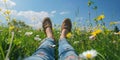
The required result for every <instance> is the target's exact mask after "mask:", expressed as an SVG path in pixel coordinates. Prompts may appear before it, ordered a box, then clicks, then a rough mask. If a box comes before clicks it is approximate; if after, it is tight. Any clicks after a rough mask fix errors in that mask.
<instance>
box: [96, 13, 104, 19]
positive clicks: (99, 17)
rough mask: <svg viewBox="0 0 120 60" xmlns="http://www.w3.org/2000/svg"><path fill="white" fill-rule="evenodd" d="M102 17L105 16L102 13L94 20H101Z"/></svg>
mask: <svg viewBox="0 0 120 60" xmlns="http://www.w3.org/2000/svg"><path fill="white" fill-rule="evenodd" d="M104 18H105V15H103V14H102V15H100V16H98V17H97V19H96V20H103V19H104Z"/></svg>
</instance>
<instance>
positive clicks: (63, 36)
mask: <svg viewBox="0 0 120 60" xmlns="http://www.w3.org/2000/svg"><path fill="white" fill-rule="evenodd" d="M67 33H68V31H67V29H63V30H62V33H61V36H60V38H66V35H67Z"/></svg>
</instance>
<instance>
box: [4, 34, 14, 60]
mask: <svg viewBox="0 0 120 60" xmlns="http://www.w3.org/2000/svg"><path fill="white" fill-rule="evenodd" d="M13 38H14V32H12V37H11V41H10V45H9V48H8V53H7V55H6V57H5V60H8V57H9V54H10V50H11V47H12V42H13Z"/></svg>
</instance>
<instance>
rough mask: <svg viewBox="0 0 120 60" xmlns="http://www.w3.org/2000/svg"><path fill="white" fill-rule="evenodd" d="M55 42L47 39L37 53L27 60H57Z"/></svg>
mask: <svg viewBox="0 0 120 60" xmlns="http://www.w3.org/2000/svg"><path fill="white" fill-rule="evenodd" d="M53 45H55V42H54V40H53V39H52V38H46V39H45V41H44V42H43V43H42V44H41V45H40V47H39V48H38V49H37V50H36V52H35V53H34V54H33V55H32V56H30V57H28V58H26V59H25V60H55V58H54V49H55V48H54V47H52V46H53Z"/></svg>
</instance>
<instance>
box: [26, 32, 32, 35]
mask: <svg viewBox="0 0 120 60" xmlns="http://www.w3.org/2000/svg"><path fill="white" fill-rule="evenodd" d="M32 34H33V32H26V33H25V35H26V36H30V35H32Z"/></svg>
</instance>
